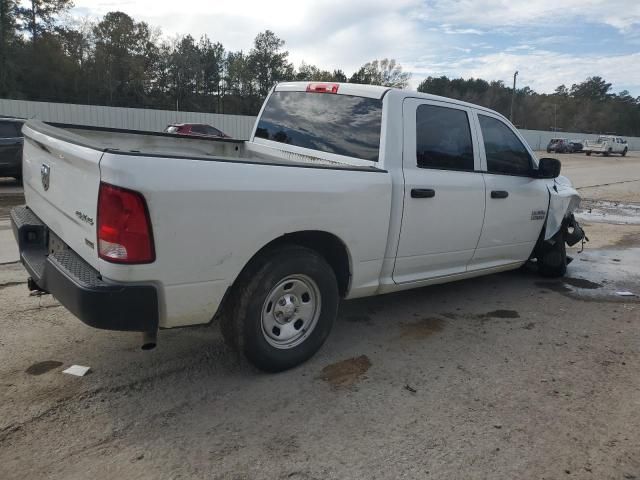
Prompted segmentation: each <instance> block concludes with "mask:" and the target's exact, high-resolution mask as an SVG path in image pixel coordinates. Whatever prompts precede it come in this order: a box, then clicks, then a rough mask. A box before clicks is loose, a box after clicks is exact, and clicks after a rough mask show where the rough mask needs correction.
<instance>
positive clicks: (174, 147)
mask: <svg viewBox="0 0 640 480" xmlns="http://www.w3.org/2000/svg"><path fill="white" fill-rule="evenodd" d="M26 126H27V127H29V128H31V129H33V130H35V131H37V132H40V133H42V134H45V135H47V136H49V137H53V138H56V139H58V140H62V141H64V142H69V143H72V144H75V145H79V146H83V147H88V148H91V149H93V150H99V151H103V152H111V153H118V154H123V155H136V156H152V157H153V156H156V157H170V158H178V159H179V158H184V159H191V160H214V161H236V162H242V163H268V164H275V165H289V166H301V167H309V166H315V167H318V168H323V167H324V168H338V169H353V170H371V168H370V167H362V166H359V165H352V164H348V163H341V162H335V161H331V160H327V159H323V158H318V157H312V156H308V155H300V154H295V153H291V152H285V151H282V150H280V149H274V148H268V147H263V146H259V145H255V144H250V143H249V142H246V141H245V140H235V139H219V138H206V137H197V136H187V135H175V134H170V133H160V132H148V131H142V130H125V129H118V128H107V127H92V126H84V125H71V124H61V123H49V122H41V121H39V120H29V121H28V122H27V124H26Z"/></svg>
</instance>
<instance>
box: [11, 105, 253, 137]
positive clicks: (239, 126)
mask: <svg viewBox="0 0 640 480" xmlns="http://www.w3.org/2000/svg"><path fill="white" fill-rule="evenodd" d="M0 115H4V116H8V117H20V118H38V119H39V120H43V121H45V122H58V123H73V124H77V125H91V126H96V127H112V128H126V129H131V130H146V131H150V132H161V131H162V130H164V129H165V128H166V126H167V125H169V124H170V123H175V122H188V123H208V124H209V125H213V126H214V127H216V128H219V129H220V130H222V131H223V132H225V133H226V134H227V135H231V136H232V137H233V138H240V139H246V138H249V136H250V135H251V129H252V128H253V122H254V120H255V117H249V116H246V115H221V114H217V113H197V112H174V111H171V110H151V109H144V108H121V107H103V106H98V105H74V104H70V103H50V102H29V101H25V100H5V99H0Z"/></svg>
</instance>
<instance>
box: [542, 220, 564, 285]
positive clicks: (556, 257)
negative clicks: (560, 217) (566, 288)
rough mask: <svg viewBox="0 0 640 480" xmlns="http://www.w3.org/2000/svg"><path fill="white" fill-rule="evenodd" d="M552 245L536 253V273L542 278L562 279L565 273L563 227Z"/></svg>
mask: <svg viewBox="0 0 640 480" xmlns="http://www.w3.org/2000/svg"><path fill="white" fill-rule="evenodd" d="M551 241H553V244H552V245H548V244H547V245H545V246H544V247H543V248H542V249H541V251H540V252H539V253H538V256H537V260H538V272H539V273H540V275H542V276H543V277H552V278H554V277H555V278H557V277H562V276H564V274H565V273H567V246H566V244H565V241H564V227H562V229H561V230H560V231H559V232H558V233H556V234H555V235H554V236H553V237H552V239H551Z"/></svg>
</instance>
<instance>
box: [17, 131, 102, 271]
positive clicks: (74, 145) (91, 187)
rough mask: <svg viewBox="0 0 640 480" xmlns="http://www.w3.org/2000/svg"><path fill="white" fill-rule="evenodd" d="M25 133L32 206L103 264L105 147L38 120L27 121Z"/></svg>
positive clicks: (83, 252)
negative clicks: (99, 234) (99, 240)
mask: <svg viewBox="0 0 640 480" xmlns="http://www.w3.org/2000/svg"><path fill="white" fill-rule="evenodd" d="M23 133H24V136H25V141H24V153H23V176H24V194H25V198H26V201H27V206H28V207H29V208H30V209H31V210H33V211H34V213H35V214H36V215H37V216H38V217H40V219H41V220H42V221H43V222H44V223H45V224H46V225H47V226H48V227H49V229H50V230H51V231H53V233H55V235H56V236H58V237H59V238H60V239H62V240H63V241H64V242H65V243H66V244H67V245H68V246H69V247H70V248H71V249H72V250H74V251H75V252H76V253H77V254H78V255H80V256H81V257H82V258H83V259H84V260H85V261H87V262H88V263H89V264H90V265H91V266H93V267H94V268H95V269H98V254H97V251H96V223H97V219H96V210H97V205H98V189H99V187H100V158H101V157H102V154H103V152H102V151H101V150H99V149H96V148H94V147H92V146H91V145H90V144H89V143H88V142H87V141H86V139H84V138H83V137H80V136H78V135H74V134H72V133H70V132H67V131H65V130H63V129H59V128H54V127H51V126H50V125H46V124H44V123H42V122H38V121H29V122H28V123H27V124H25V126H24V128H23ZM51 238H55V237H51ZM50 241H51V240H50Z"/></svg>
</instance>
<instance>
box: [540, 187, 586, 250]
mask: <svg viewBox="0 0 640 480" xmlns="http://www.w3.org/2000/svg"><path fill="white" fill-rule="evenodd" d="M547 187H548V189H549V213H548V215H547V224H546V228H545V232H544V239H545V240H549V239H550V238H551V237H553V236H554V235H555V234H556V233H558V230H560V227H562V222H563V221H564V219H565V218H568V217H569V216H570V215H571V214H572V213H573V212H574V210H575V209H576V208H578V206H579V205H580V200H581V198H580V194H579V193H578V191H577V190H576V189H575V188H573V185H571V181H570V180H569V179H568V178H567V177H564V176H562V175H561V176H559V177H558V178H556V179H555V180H554V181H553V183H549V184H548V185H547Z"/></svg>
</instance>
